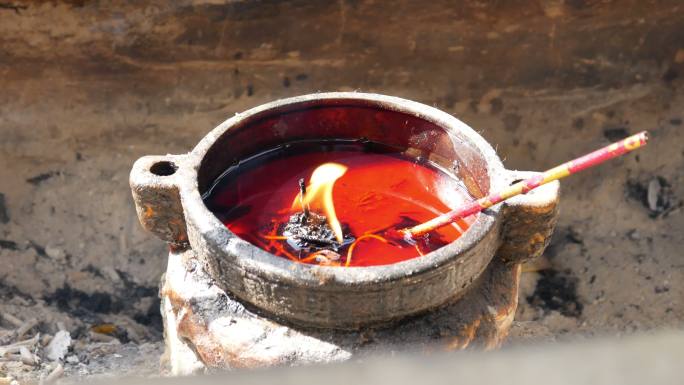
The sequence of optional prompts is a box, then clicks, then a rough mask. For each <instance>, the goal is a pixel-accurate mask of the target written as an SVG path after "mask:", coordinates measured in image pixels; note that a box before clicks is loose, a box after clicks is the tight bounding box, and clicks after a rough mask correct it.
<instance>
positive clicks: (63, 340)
mask: <svg viewBox="0 0 684 385" xmlns="http://www.w3.org/2000/svg"><path fill="white" fill-rule="evenodd" d="M69 346H71V334H69V332H68V331H65V330H60V331H58V332H57V334H55V336H54V337H53V338H52V341H50V343H49V344H48V346H46V347H45V356H46V357H47V358H48V359H49V360H50V361H57V360H62V359H64V356H65V355H66V354H67V352H68V351H69Z"/></svg>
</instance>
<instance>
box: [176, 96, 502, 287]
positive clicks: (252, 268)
mask: <svg viewBox="0 0 684 385" xmlns="http://www.w3.org/2000/svg"><path fill="white" fill-rule="evenodd" d="M322 101H324V102H327V103H324V105H331V102H332V103H334V102H337V103H339V105H344V104H345V103H349V104H350V105H355V106H367V107H375V108H379V109H387V110H393V111H397V112H402V113H406V114H410V115H414V116H416V117H418V118H420V119H423V120H426V121H428V122H431V123H433V124H436V125H437V126H440V127H443V128H444V129H445V130H446V132H447V134H448V135H453V134H452V133H451V132H450V130H456V131H459V132H460V133H462V134H463V136H464V137H465V138H466V139H467V140H468V141H470V144H472V145H473V146H474V147H475V148H476V149H477V151H478V152H479V153H480V155H481V156H482V158H483V159H484V161H485V164H486V167H487V174H488V177H489V185H490V190H494V189H500V188H502V187H503V186H505V185H506V183H507V178H506V170H505V169H504V167H503V164H502V162H501V160H500V158H499V157H498V156H497V154H496V152H495V151H494V149H493V148H492V146H491V145H490V144H489V143H488V142H487V141H486V140H485V139H484V138H483V137H482V136H480V135H479V134H478V133H477V132H475V130H473V129H472V128H470V127H469V126H468V125H466V124H465V123H463V122H462V121H460V120H459V119H457V118H455V117H454V116H452V115H450V114H448V113H446V112H443V111H441V110H439V109H437V108H434V107H430V106H428V105H425V104H422V103H418V102H414V101H411V100H407V99H403V98H399V97H394V96H387V95H381V94H374V93H360V92H327V93H316V94H308V95H302V96H296V97H291V98H286V99H280V100H276V101H273V102H270V103H266V104H262V105H260V106H257V107H254V108H252V109H249V110H247V111H245V112H242V113H236V114H235V116H233V117H231V118H229V119H227V120H226V121H224V122H223V123H221V124H220V125H218V126H217V127H216V128H214V129H213V130H212V131H211V132H209V133H208V134H207V135H206V136H205V137H204V138H202V140H200V142H199V143H198V144H197V146H195V148H194V149H193V150H192V152H190V153H189V154H188V156H187V157H186V159H185V160H184V161H183V162H182V163H181V165H180V169H181V170H179V171H181V172H182V173H183V174H184V175H183V178H182V180H183V181H191V183H187V182H185V183H184V182H181V183H180V186H179V188H180V193H181V199H182V202H183V206H184V211H185V215H186V218H187V220H188V221H192V222H193V223H194V225H195V226H196V228H197V231H198V233H199V236H200V237H203V238H205V240H206V242H207V243H208V244H209V245H210V248H211V249H214V250H221V251H222V252H223V253H224V254H225V256H228V257H230V258H233V261H231V262H232V263H235V264H238V265H239V266H241V267H242V268H243V269H244V270H245V271H246V272H254V273H258V274H263V273H267V274H274V275H276V276H279V278H281V279H282V283H284V284H285V283H287V284H296V285H297V286H302V285H310V286H315V287H321V286H349V287H350V288H352V289H353V288H354V287H356V288H358V290H364V287H363V283H364V282H366V283H380V282H387V281H393V280H397V279H401V278H406V277H408V276H412V275H418V274H420V273H424V272H426V271H430V270H432V269H434V268H436V267H438V266H441V265H443V264H445V263H447V262H449V261H451V260H452V259H454V258H459V256H460V255H463V254H464V253H465V252H466V251H468V250H470V249H471V248H473V247H475V246H476V245H477V244H478V243H479V242H481V241H482V240H483V238H485V237H486V236H487V234H488V233H489V232H490V231H492V230H493V229H494V226H495V224H496V221H497V220H498V219H499V217H500V211H501V205H496V206H493V207H492V208H490V209H488V210H486V211H484V212H482V213H480V214H479V215H478V217H477V219H476V220H475V222H474V223H473V224H472V225H471V226H470V228H469V229H468V230H467V231H466V232H465V233H464V234H463V235H462V236H461V237H459V238H458V239H457V240H455V241H454V242H451V243H449V244H448V245H446V246H443V247H442V248H439V249H437V250H435V251H432V252H430V253H428V254H425V255H424V256H422V257H417V258H412V259H409V260H405V261H401V262H397V263H394V264H390V265H379V266H367V267H349V268H340V267H334V266H319V265H309V264H303V263H296V262H293V261H290V260H288V259H286V258H281V257H278V256H276V255H274V254H272V253H269V252H267V251H265V250H263V249H261V248H259V247H258V246H255V245H252V244H251V243H249V242H247V241H245V240H243V239H242V238H240V237H239V236H237V235H236V234H234V233H233V232H232V231H230V230H229V229H228V228H227V227H226V226H224V225H223V223H221V221H219V220H218V218H216V216H215V215H214V214H213V213H212V212H211V211H210V210H209V209H208V208H207V207H206V205H205V204H204V201H203V200H202V196H201V194H200V192H199V185H198V172H199V169H200V166H201V164H202V161H203V159H204V157H205V155H206V154H207V152H208V151H209V150H210V149H211V147H212V146H213V145H214V144H215V142H216V141H217V139H218V138H220V137H221V136H222V135H223V134H224V133H225V132H227V131H228V130H230V129H231V128H232V127H235V126H238V125H241V124H242V123H243V122H245V121H246V120H251V119H255V118H260V117H265V116H270V115H271V113H281V112H282V111H280V110H287V111H292V110H297V109H298V108H297V107H298V106H301V107H302V108H309V107H312V106H315V105H316V104H317V103H318V102H322ZM269 112H270V113H269ZM189 227H190V226H189ZM192 238H193V237H192V236H191V247H196V246H195V245H192V243H193V242H192ZM324 283H325V285H323V284H324ZM366 289H367V288H366Z"/></svg>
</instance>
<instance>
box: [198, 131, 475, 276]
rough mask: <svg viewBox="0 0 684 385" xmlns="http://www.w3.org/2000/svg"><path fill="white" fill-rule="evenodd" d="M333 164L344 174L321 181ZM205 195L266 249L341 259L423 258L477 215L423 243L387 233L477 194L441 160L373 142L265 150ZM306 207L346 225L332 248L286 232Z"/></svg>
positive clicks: (307, 259)
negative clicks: (436, 161) (305, 242)
mask: <svg viewBox="0 0 684 385" xmlns="http://www.w3.org/2000/svg"><path fill="white" fill-rule="evenodd" d="M326 168H327V169H332V170H333V172H334V173H337V174H336V175H334V176H333V177H332V178H329V180H328V181H327V182H328V183H327V184H320V183H318V182H317V179H316V178H317V177H318V176H319V174H321V173H322V172H324V170H325V169H326ZM300 179H304V180H305V181H307V182H306V183H307V184H308V185H309V191H308V192H307V193H306V194H305V196H306V197H307V198H311V199H309V202H307V203H305V204H304V205H303V202H302V201H301V199H302V196H301V193H300V187H299V183H298V182H299V180H300ZM326 191H327V196H326ZM309 194H312V195H309ZM314 195H315V196H314ZM326 199H327V200H328V202H327V205H326ZM204 200H205V203H206V204H207V207H208V208H209V209H210V210H211V211H212V212H213V213H214V214H215V215H216V216H217V218H219V219H220V220H221V221H222V222H223V223H224V224H225V225H226V226H227V227H228V228H229V229H230V230H231V231H232V232H234V233H235V234H237V235H238V236H240V237H241V238H243V239H245V240H247V241H248V242H250V243H252V244H254V245H256V246H259V247H261V248H263V249H265V250H266V251H269V252H271V253H273V254H275V255H278V256H280V257H284V258H289V259H291V260H293V261H299V262H303V263H315V264H325V265H337V266H373V265H387V264H392V263H395V262H400V261H404V260H407V259H411V258H415V257H419V256H421V255H423V254H426V253H428V252H430V251H433V250H435V249H438V248H439V247H442V246H444V245H446V244H448V243H450V242H453V241H454V240H456V239H457V238H458V237H459V236H461V234H462V233H463V232H464V231H466V230H467V229H468V227H469V225H470V224H471V223H472V222H473V221H474V220H475V218H476V216H472V217H470V218H467V219H465V220H459V221H458V222H457V223H454V224H453V225H450V226H445V227H443V228H440V229H438V230H436V231H434V232H431V233H430V234H429V235H428V236H426V237H423V238H421V239H419V240H418V242H416V244H407V243H403V242H393V241H391V240H388V239H387V238H385V237H383V236H382V233H383V231H385V230H387V229H400V228H405V227H409V226H412V225H415V224H417V223H422V222H424V221H427V220H429V219H431V218H433V217H435V216H437V215H439V214H441V213H444V212H447V211H449V210H450V209H453V208H454V207H457V206H459V205H460V204H462V203H463V202H464V201H466V200H472V197H471V196H470V195H469V194H468V192H467V189H466V187H465V186H464V185H463V184H462V182H461V181H460V180H458V179H456V178H455V177H453V176H452V175H450V174H449V173H447V172H445V171H444V170H442V169H440V168H439V167H438V166H436V165H435V164H432V163H430V162H428V161H424V160H420V159H415V158H411V157H409V156H407V155H404V154H403V153H402V152H401V151H399V150H397V149H393V148H388V147H387V146H383V145H380V144H377V143H372V142H367V141H342V140H339V141H317V142H296V143H290V144H287V145H283V146H280V147H278V148H274V149H271V150H269V151H265V152H263V153H261V154H258V155H255V156H253V157H250V158H249V159H245V160H243V161H241V162H239V163H238V164H237V165H235V166H232V167H230V168H229V169H228V170H226V171H225V172H224V173H223V175H222V176H221V177H219V178H218V179H217V180H216V181H215V183H214V185H213V187H212V188H211V189H210V190H209V191H208V193H207V194H205V196H204ZM305 206H306V208H308V209H310V211H311V212H312V214H311V215H312V216H315V218H325V219H326V220H327V222H328V223H329V224H330V225H331V226H329V227H328V228H330V229H333V232H335V231H334V229H335V227H336V226H338V228H339V230H341V234H339V236H338V240H339V241H340V242H338V243H336V245H335V246H334V247H333V248H332V249H334V252H333V253H330V250H329V249H331V247H327V246H326V245H324V244H323V245H318V246H320V247H314V248H312V247H300V245H298V244H296V243H295V242H292V240H291V239H288V237H286V236H285V235H284V234H287V226H288V222H291V223H292V221H293V220H294V218H295V217H293V215H300V216H301V215H302V210H303V208H304V207H305ZM297 213H299V214H297ZM297 218H299V217H297ZM331 220H332V221H331ZM297 221H299V219H297ZM332 222H336V223H338V224H337V225H336V223H332ZM331 256H332V257H331Z"/></svg>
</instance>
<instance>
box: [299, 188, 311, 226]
mask: <svg viewBox="0 0 684 385" xmlns="http://www.w3.org/2000/svg"><path fill="white" fill-rule="evenodd" d="M305 194H306V183H304V178H301V179H300V180H299V202H300V204H301V206H302V211H304V215H303V216H302V223H306V220H307V219H308V218H309V206H308V205H305V204H304V195H305Z"/></svg>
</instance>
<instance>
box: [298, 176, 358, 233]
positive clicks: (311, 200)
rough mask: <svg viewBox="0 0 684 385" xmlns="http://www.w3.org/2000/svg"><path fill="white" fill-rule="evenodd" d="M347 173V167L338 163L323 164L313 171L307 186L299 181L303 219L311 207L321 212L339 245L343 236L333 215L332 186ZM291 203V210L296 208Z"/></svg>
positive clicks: (338, 222) (335, 215) (335, 216)
mask: <svg viewBox="0 0 684 385" xmlns="http://www.w3.org/2000/svg"><path fill="white" fill-rule="evenodd" d="M346 172H347V167H345V166H343V165H341V164H338V163H324V164H322V165H320V166H318V167H316V169H315V170H314V171H313V173H312V174H311V179H310V180H309V186H308V187H307V186H305V185H304V180H303V179H300V181H299V189H300V195H299V198H300V199H299V204H300V207H301V209H302V211H303V212H304V217H309V216H310V214H309V212H310V210H311V207H313V209H315V210H319V211H322V212H323V214H324V215H325V218H326V219H327V222H328V225H329V226H330V228H331V229H332V231H333V233H334V234H335V238H336V239H337V242H339V243H340V244H341V243H342V242H344V235H343V234H342V226H341V225H340V221H339V220H338V219H337V214H336V213H335V205H334V203H333V186H334V185H335V181H337V180H338V179H340V178H341V177H342V175H344V174H345V173H346ZM296 201H297V200H296V199H295V202H293V203H292V206H293V208H294V207H296V203H297V202H296Z"/></svg>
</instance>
